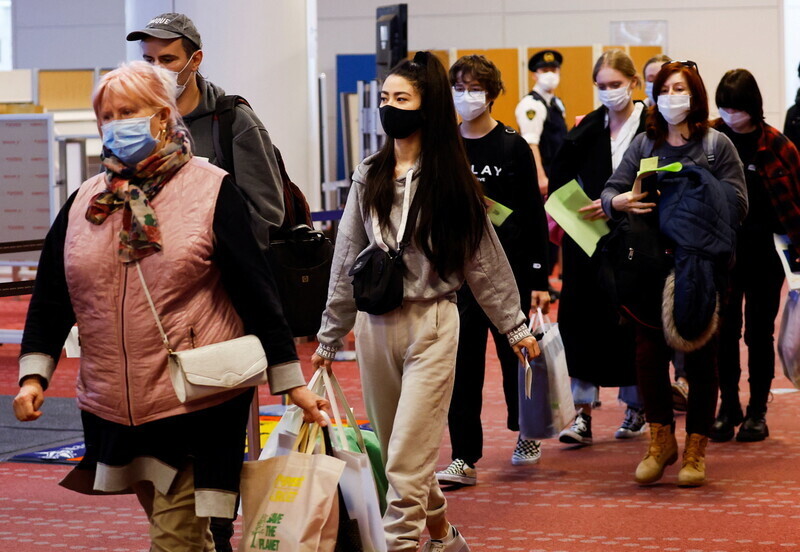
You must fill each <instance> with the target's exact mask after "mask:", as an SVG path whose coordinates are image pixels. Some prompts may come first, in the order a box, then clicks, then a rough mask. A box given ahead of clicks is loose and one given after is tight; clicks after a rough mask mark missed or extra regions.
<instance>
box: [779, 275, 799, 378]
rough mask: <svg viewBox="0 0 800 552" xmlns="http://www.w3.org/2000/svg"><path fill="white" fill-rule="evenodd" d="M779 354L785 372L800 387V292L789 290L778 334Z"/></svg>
mask: <svg viewBox="0 0 800 552" xmlns="http://www.w3.org/2000/svg"><path fill="white" fill-rule="evenodd" d="M778 355H779V356H780V359H781V364H783V374H784V375H785V376H786V378H787V379H788V380H789V381H791V382H792V385H794V386H795V387H796V388H798V389H800V292H798V291H796V290H791V291H789V295H788V296H787V297H786V304H784V306H783V317H782V318H781V329H780V333H779V334H778Z"/></svg>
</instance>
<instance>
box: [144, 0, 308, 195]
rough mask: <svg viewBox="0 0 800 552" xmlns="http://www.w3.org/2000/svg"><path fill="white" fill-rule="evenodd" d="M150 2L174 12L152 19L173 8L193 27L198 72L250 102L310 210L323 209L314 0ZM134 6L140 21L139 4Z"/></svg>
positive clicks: (180, 0)
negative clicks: (198, 41) (199, 43)
mask: <svg viewBox="0 0 800 552" xmlns="http://www.w3.org/2000/svg"><path fill="white" fill-rule="evenodd" d="M149 2H152V3H154V4H155V3H158V4H172V5H173V6H174V7H173V6H167V9H164V10H160V11H157V12H154V13H152V14H150V17H152V16H154V15H158V13H162V11H170V9H174V11H175V12H178V13H184V14H186V15H187V16H189V17H190V18H191V19H192V21H194V23H195V25H196V26H197V29H198V31H199V32H200V36H201V37H202V39H203V64H202V66H201V67H200V72H201V73H202V74H203V75H204V76H206V77H207V78H208V80H210V81H211V82H213V83H215V84H217V85H219V86H221V87H222V88H224V89H225V92H226V93H228V94H239V95H241V96H244V97H245V98H247V100H248V101H249V102H250V104H251V105H252V106H253V109H254V110H255V112H256V114H257V115H258V116H259V118H260V119H261V120H262V121H263V123H264V126H265V127H266V128H267V130H268V131H269V133H270V136H271V137H272V140H273V142H275V144H276V145H277V146H278V147H279V148H280V150H281V153H282V154H283V158H284V161H285V162H286V169H287V172H288V173H289V176H291V177H292V180H293V181H294V182H295V183H296V184H297V185H298V186H299V187H300V189H302V190H303V192H304V193H305V194H306V197H308V200H309V203H310V204H311V207H312V209H314V208H316V207H318V206H319V148H318V146H317V137H316V135H317V115H316V112H315V109H316V104H317V101H316V96H317V91H316V83H313V85H312V83H311V82H310V80H311V77H312V75H316V0H306V1H298V0H270V1H269V2H265V1H263V0H231V1H228V2H220V1H219V0H173V1H171V2H164V1H162V2H158V1H157V0H149ZM129 3H131V4H135V5H136V6H137V7H136V10H137V17H138V18H139V19H141V17H139V15H143V14H141V12H139V11H138V9H139V8H138V5H139V4H140V3H142V2H141V0H136V1H135V2H132V1H130V0H129ZM309 16H310V17H309ZM147 20H149V18H145V19H144V23H146V22H147ZM140 25H141V22H140ZM310 25H313V27H314V28H313V32H312V29H310V28H309V27H310ZM137 28H141V27H140V26H139V27H137Z"/></svg>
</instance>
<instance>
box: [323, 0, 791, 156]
mask: <svg viewBox="0 0 800 552" xmlns="http://www.w3.org/2000/svg"><path fill="white" fill-rule="evenodd" d="M388 3H389V2H386V0H336V1H335V0H321V1H320V2H319V6H318V17H319V27H318V33H319V68H320V70H321V71H324V72H325V73H327V74H328V75H329V76H330V77H331V79H332V81H335V76H336V75H335V69H336V55H337V54H364V53H374V51H375V24H374V22H375V8H376V7H377V6H380V5H386V4H388ZM406 3H407V4H408V12H409V29H408V36H409V49H412V50H421V49H428V48H436V49H449V48H459V49H462V48H463V49H467V48H518V47H536V46H543V45H549V44H560V45H564V46H588V45H593V44H608V43H610V24H611V22H612V21H636V20H665V21H667V22H668V28H669V30H668V43H667V46H666V53H668V54H669V55H671V56H672V57H673V58H676V59H691V60H694V61H696V62H697V63H698V64H699V67H700V74H701V76H702V77H703V79H704V80H705V83H706V86H707V87H708V91H709V96H710V97H711V98H712V102H711V103H712V105H711V108H712V111H713V112H715V111H716V110H715V109H714V105H713V96H714V91H715V90H716V85H717V83H718V82H719V79H720V78H721V77H722V75H723V73H724V72H725V71H726V70H728V69H731V68H735V67H744V68H747V69H749V70H750V71H752V72H753V74H754V75H755V76H756V79H757V80H758V83H759V85H760V87H761V91H762V94H763V96H764V111H765V113H766V116H767V121H768V122H769V123H771V124H773V125H775V126H778V127H779V128H782V126H783V114H784V110H785V107H786V105H787V103H788V102H789V101H790V100H791V99H793V98H786V97H785V96H786V92H785V90H786V85H785V83H786V79H787V78H790V79H794V78H796V73H791V74H788V75H787V74H786V72H785V70H784V55H783V45H784V42H783V32H784V31H783V19H782V15H783V4H784V2H783V0H726V1H724V2H723V1H717V0H670V1H669V2H664V1H663V0H615V1H612V0H571V1H570V2H544V1H543V0H535V1H532V0H505V1H503V2H491V1H486V0H406ZM798 58H800V53H798ZM797 61H800V59H798V60H797ZM797 61H794V62H792V63H791V64H790V65H794V66H796V65H797ZM586 84H587V86H591V75H590V74H587V75H586ZM326 100H327V101H328V102H329V106H330V108H329V113H331V117H333V116H334V114H335V98H334V97H333V94H330V95H329V97H328V98H326ZM330 125H331V127H332V128H335V121H334V120H332V119H331V121H330ZM332 132H333V131H332ZM330 139H331V140H333V134H332V133H331V136H330Z"/></svg>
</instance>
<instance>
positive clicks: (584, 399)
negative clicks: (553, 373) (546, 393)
mask: <svg viewBox="0 0 800 552" xmlns="http://www.w3.org/2000/svg"><path fill="white" fill-rule="evenodd" d="M570 379H571V380H572V400H573V402H574V403H575V404H592V403H593V402H594V399H595V396H596V395H597V386H596V385H595V384H593V383H590V382H588V381H584V380H581V379H578V378H570ZM617 398H618V399H619V400H621V401H622V402H624V403H625V404H626V405H628V407H629V408H634V409H636V410H641V409H642V408H644V402H643V401H642V399H641V397H640V396H639V388H638V387H637V386H635V385H627V386H625V387H620V388H619V394H618V395H617Z"/></svg>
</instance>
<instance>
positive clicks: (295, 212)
mask: <svg viewBox="0 0 800 552" xmlns="http://www.w3.org/2000/svg"><path fill="white" fill-rule="evenodd" d="M238 105H246V106H248V107H250V104H249V103H248V102H247V100H245V99H244V98H242V97H241V96H221V97H219V98H217V105H216V109H215V110H214V120H213V124H212V132H213V141H214V153H215V155H216V157H217V164H218V165H219V166H220V167H221V168H223V169H225V170H226V171H228V173H230V175H231V178H233V179H234V182H235V174H236V173H235V172H234V166H233V121H234V118H235V116H236V111H235V110H236V106H238ZM273 151H274V154H275V159H276V160H277V161H278V169H279V170H280V175H281V184H282V186H283V204H284V217H283V223H282V224H281V226H280V228H277V229H272V230H271V231H270V238H269V249H268V251H267V260H268V261H269V264H270V267H271V268H272V272H273V274H274V276H275V282H276V284H277V286H278V293H279V295H280V298H281V305H282V306H283V314H284V316H285V317H286V321H287V322H288V323H289V328H290V329H291V331H292V335H294V336H295V337H305V336H310V335H314V334H316V333H317V331H318V330H319V326H320V319H321V317H322V311H323V310H325V302H326V300H327V297H328V280H329V279H330V274H331V263H332V260H333V244H332V243H331V242H330V240H329V239H328V238H326V237H325V235H324V234H323V233H322V232H319V231H317V230H314V228H313V226H312V221H311V210H310V209H309V206H308V201H306V197H305V195H303V192H302V191H301V190H300V188H298V187H297V185H296V184H295V183H294V182H292V180H291V178H289V174H288V173H287V172H286V166H285V165H284V163H283V157H282V156H281V152H280V151H279V150H278V148H277V147H275V146H273Z"/></svg>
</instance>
